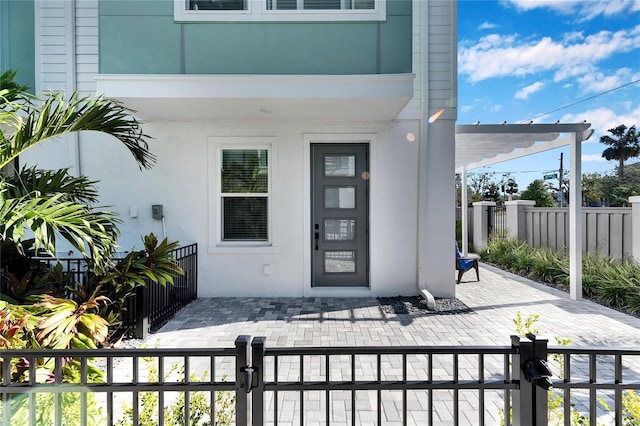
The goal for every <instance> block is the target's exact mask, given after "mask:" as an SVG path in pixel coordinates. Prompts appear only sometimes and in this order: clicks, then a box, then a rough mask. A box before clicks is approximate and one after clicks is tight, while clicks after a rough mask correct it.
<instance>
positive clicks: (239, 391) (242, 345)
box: [212, 336, 251, 426]
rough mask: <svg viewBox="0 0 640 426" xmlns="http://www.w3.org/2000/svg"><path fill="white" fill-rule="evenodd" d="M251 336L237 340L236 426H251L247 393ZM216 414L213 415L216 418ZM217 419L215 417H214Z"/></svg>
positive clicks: (240, 337)
mask: <svg viewBox="0 0 640 426" xmlns="http://www.w3.org/2000/svg"><path fill="white" fill-rule="evenodd" d="M250 339H251V336H238V337H237V338H236V425H237V426H247V425H248V424H249V393H248V392H247V383H246V380H247V377H246V368H247V367H248V366H249V340H250ZM214 415H215V413H212V416H214ZM213 418H215V417H213Z"/></svg>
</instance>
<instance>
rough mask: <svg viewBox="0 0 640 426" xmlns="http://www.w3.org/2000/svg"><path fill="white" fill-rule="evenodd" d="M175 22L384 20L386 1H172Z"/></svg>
mask: <svg viewBox="0 0 640 426" xmlns="http://www.w3.org/2000/svg"><path fill="white" fill-rule="evenodd" d="M174 16H175V20H176V21H193V22H208V21H209V22H221V21H222V22H224V21H227V22H231V21H254V22H258V21H297V22H301V21H384V20H385V19H386V0H174Z"/></svg>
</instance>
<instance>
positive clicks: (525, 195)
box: [520, 179, 555, 207]
mask: <svg viewBox="0 0 640 426" xmlns="http://www.w3.org/2000/svg"><path fill="white" fill-rule="evenodd" d="M520 199H521V200H533V201H535V202H536V207H553V206H554V205H555V200H554V199H553V196H552V195H551V193H550V192H549V188H548V187H547V185H545V183H544V181H543V180H541V179H536V180H534V181H533V182H531V183H530V184H529V186H527V189H525V190H524V191H522V194H520Z"/></svg>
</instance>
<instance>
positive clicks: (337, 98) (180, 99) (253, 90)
mask: <svg viewBox="0 0 640 426" xmlns="http://www.w3.org/2000/svg"><path fill="white" fill-rule="evenodd" d="M414 77H415V76H414V75H413V74H368V75H176V74H171V75H158V74H151V75H133V74H126V75H112V74H101V75H98V76H96V81H97V91H98V92H99V93H104V95H105V96H106V97H108V98H113V99H119V100H120V101H122V102H123V103H124V104H125V105H127V106H128V107H130V108H131V109H133V110H135V111H137V115H138V116H139V117H141V118H143V119H144V120H146V121H156V120H158V121H165V120H167V121H176V120H177V121H179V120H184V121H198V120H211V119H212V118H213V119H217V120H269V121H273V120H282V121H301V120H312V121H325V120H339V121H349V120H392V119H394V118H395V117H396V116H397V115H398V113H399V112H400V111H401V110H402V108H404V106H405V105H406V104H407V102H408V101H409V99H411V96H412V95H413V79H414Z"/></svg>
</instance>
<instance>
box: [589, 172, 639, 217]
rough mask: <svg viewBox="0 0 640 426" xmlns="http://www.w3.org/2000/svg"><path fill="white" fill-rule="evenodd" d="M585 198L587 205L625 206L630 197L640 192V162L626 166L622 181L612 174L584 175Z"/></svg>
mask: <svg viewBox="0 0 640 426" xmlns="http://www.w3.org/2000/svg"><path fill="white" fill-rule="evenodd" d="M582 186H583V189H584V190H583V195H584V200H585V203H586V204H587V205H595V206H600V205H602V206H609V207H624V206H627V205H628V204H629V197H631V196H634V195H638V194H640V163H635V164H629V165H627V166H625V175H624V178H623V180H622V181H620V179H619V177H617V176H614V175H611V174H600V173H587V174H584V175H582Z"/></svg>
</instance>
